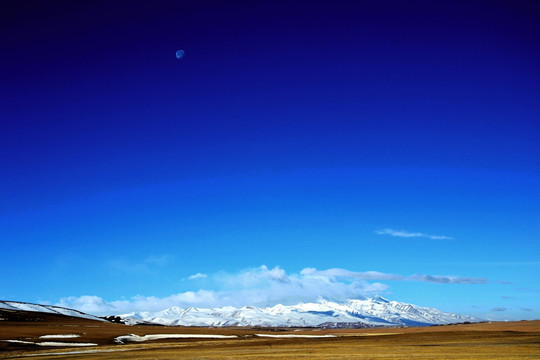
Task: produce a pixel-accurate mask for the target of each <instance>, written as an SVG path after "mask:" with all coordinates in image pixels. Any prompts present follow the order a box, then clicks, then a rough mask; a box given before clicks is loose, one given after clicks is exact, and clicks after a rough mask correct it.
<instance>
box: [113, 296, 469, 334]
mask: <svg viewBox="0 0 540 360" xmlns="http://www.w3.org/2000/svg"><path fill="white" fill-rule="evenodd" d="M119 316H120V317H121V318H123V319H125V320H126V322H127V323H130V324H133V323H137V322H139V321H143V322H149V323H156V324H163V325H183V326H267V327H276V326H285V327H373V326H427V325H436V324H450V323H458V322H466V321H469V322H472V321H477V320H476V319H474V318H472V317H469V316H463V315H457V314H451V313H445V312H442V311H440V310H437V309H433V308H427V307H420V306H416V305H412V304H405V303H400V302H397V301H390V300H387V299H385V298H383V297H380V296H376V297H374V298H370V299H351V300H347V301H345V302H341V303H338V302H333V301H329V300H326V299H320V300H319V301H318V302H315V303H300V304H297V305H290V306H286V305H282V304H277V305H274V306H272V307H264V308H258V307H254V306H244V307H241V308H235V307H232V306H227V307H221V308H210V309H203V308H192V307H190V308H187V309H181V308H179V307H172V308H169V309H165V310H162V311H159V312H156V313H148V312H141V313H136V314H125V315H119Z"/></svg>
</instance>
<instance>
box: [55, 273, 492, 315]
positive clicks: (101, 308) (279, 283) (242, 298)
mask: <svg viewBox="0 0 540 360" xmlns="http://www.w3.org/2000/svg"><path fill="white" fill-rule="evenodd" d="M205 276H206V277H207V278H208V280H207V281H208V282H209V283H212V282H213V283H215V284H219V286H220V287H221V288H219V289H218V290H204V289H201V290H198V291H186V292H182V293H178V294H174V295H170V296H167V297H161V298H159V297H155V296H140V295H139V296H134V297H132V298H130V299H127V300H117V301H110V302H107V301H105V300H103V299H102V298H100V297H97V296H81V297H66V298H62V299H61V300H60V302H59V303H58V304H56V305H59V306H64V307H69V308H75V309H78V310H80V311H83V312H87V313H90V314H95V315H118V314H125V313H129V312H137V311H160V310H164V309H166V308H169V307H171V306H179V307H183V308H185V307H189V306H194V307H218V306H236V307H241V306H246V305H253V306H269V305H276V304H284V305H291V304H297V303H300V302H314V301H317V300H319V299H320V298H325V299H328V300H333V301H344V300H346V299H359V298H363V297H366V296H367V297H370V296H374V295H377V294H383V293H385V292H386V291H387V290H388V286H387V285H385V284H381V283H378V282H368V280H369V281H375V280H397V281H427V282H434V283H451V284H481V283H484V282H485V279H477V278H464V277H455V276H439V275H411V276H402V275H397V274H387V273H381V272H378V271H366V272H355V271H350V270H346V269H339V268H334V269H328V270H317V269H315V268H305V269H303V270H302V271H300V273H298V274H294V273H293V274H287V273H286V272H285V270H283V269H281V268H280V267H277V266H276V267H274V268H272V269H269V268H268V267H266V266H264V265H263V266H260V267H258V268H253V269H247V270H244V271H241V272H239V273H233V274H231V273H225V272H220V273H217V274H213V275H210V276H208V275H205V274H201V273H197V274H195V275H192V276H190V278H194V279H197V278H202V277H205Z"/></svg>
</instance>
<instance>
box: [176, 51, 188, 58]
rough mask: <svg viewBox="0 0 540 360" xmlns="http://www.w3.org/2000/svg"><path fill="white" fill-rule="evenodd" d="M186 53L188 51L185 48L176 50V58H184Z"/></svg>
mask: <svg viewBox="0 0 540 360" xmlns="http://www.w3.org/2000/svg"><path fill="white" fill-rule="evenodd" d="M185 53H186V52H185V51H184V50H176V58H177V59H181V58H183V57H184V54H185Z"/></svg>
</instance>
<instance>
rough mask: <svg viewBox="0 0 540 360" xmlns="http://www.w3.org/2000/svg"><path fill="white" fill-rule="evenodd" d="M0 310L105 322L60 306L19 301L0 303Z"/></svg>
mask: <svg viewBox="0 0 540 360" xmlns="http://www.w3.org/2000/svg"><path fill="white" fill-rule="evenodd" d="M0 310H2V311H9V312H16V311H29V312H37V313H49V314H55V315H64V316H71V317H77V318H83V319H90V320H97V321H106V320H103V319H101V318H99V317H97V316H93V315H89V314H85V313H83V312H81V311H78V310H73V309H68V308H63V307H60V306H52V305H38V304H31V303H25V302H20V301H0Z"/></svg>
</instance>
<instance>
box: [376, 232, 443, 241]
mask: <svg viewBox="0 0 540 360" xmlns="http://www.w3.org/2000/svg"><path fill="white" fill-rule="evenodd" d="M375 234H378V235H390V236H396V237H400V238H427V239H431V240H451V239H453V237H450V236H444V235H429V234H424V233H421V232H409V231H405V230H393V229H383V230H377V231H375Z"/></svg>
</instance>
